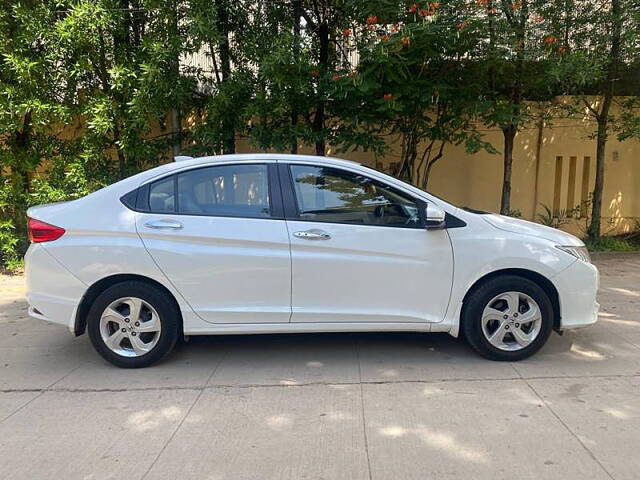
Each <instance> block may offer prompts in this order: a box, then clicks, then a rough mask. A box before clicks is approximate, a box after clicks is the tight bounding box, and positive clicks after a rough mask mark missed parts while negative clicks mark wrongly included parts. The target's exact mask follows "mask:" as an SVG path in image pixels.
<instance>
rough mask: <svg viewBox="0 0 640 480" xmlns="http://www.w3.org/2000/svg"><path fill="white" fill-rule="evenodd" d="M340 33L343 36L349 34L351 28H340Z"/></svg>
mask: <svg viewBox="0 0 640 480" xmlns="http://www.w3.org/2000/svg"><path fill="white" fill-rule="evenodd" d="M342 34H343V35H344V36H345V37H348V36H349V35H351V29H349V28H345V29H344V30H342Z"/></svg>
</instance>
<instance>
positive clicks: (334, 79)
mask: <svg viewBox="0 0 640 480" xmlns="http://www.w3.org/2000/svg"><path fill="white" fill-rule="evenodd" d="M341 78H342V75H339V74H337V73H334V74H333V77H331V80H333V81H334V82H337V81H338V80H340V79H341Z"/></svg>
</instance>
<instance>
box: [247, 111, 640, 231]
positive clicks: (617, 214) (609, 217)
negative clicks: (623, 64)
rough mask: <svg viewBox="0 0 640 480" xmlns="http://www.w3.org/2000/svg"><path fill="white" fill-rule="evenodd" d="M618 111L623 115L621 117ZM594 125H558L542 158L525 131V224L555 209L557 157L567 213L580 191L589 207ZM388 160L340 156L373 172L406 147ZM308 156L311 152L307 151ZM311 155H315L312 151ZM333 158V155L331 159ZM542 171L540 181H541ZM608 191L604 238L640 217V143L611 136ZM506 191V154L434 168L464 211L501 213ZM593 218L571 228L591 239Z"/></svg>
mask: <svg viewBox="0 0 640 480" xmlns="http://www.w3.org/2000/svg"><path fill="white" fill-rule="evenodd" d="M614 113H615V112H614ZM594 130H595V125H594V124H593V122H592V121H591V120H590V119H589V118H588V117H586V116H585V118H582V119H581V118H568V119H555V120H554V121H553V123H552V124H551V125H546V126H544V127H543V129H542V136H541V138H540V141H541V143H540V149H539V155H538V148H537V147H538V141H539V138H538V136H539V133H540V132H539V128H538V127H537V126H536V125H532V126H530V127H528V128H526V129H523V130H522V131H520V132H519V133H518V135H517V136H516V140H515V147H514V164H513V178H512V194H511V208H512V210H518V211H520V212H521V213H522V218H525V219H528V220H536V221H537V220H538V217H537V215H538V214H540V213H542V212H543V211H544V209H543V207H542V206H541V204H544V205H547V206H549V207H550V208H553V206H554V192H555V188H556V164H557V161H556V157H558V156H561V157H562V162H561V163H562V175H561V177H560V182H559V193H560V197H559V199H560V205H559V206H560V208H561V209H566V208H567V205H568V200H569V198H568V197H569V196H570V195H571V193H570V192H571V190H572V189H573V192H574V193H573V198H574V201H573V202H571V203H572V207H576V206H578V205H580V203H581V191H582V182H583V163H584V157H590V159H591V160H590V168H589V174H588V190H589V192H591V191H592V190H593V185H594V181H595V180H594V179H595V152H596V142H595V139H593V138H591V135H592V134H593V132H594ZM484 133H485V139H486V140H487V141H490V142H491V143H492V144H493V145H494V146H495V147H496V148H497V149H498V150H500V151H501V150H502V132H501V131H500V130H498V129H494V130H491V129H487V130H485V131H484ZM390 147H391V148H390V151H389V152H388V154H386V155H385V156H384V157H383V158H378V159H376V158H375V157H374V156H373V155H372V154H369V153H363V152H353V153H350V154H349V153H348V154H343V155H340V156H341V157H343V158H347V159H350V160H355V161H359V162H361V163H363V164H365V165H369V166H372V167H374V166H376V164H377V165H378V166H383V167H385V166H388V165H389V164H390V163H393V162H398V161H399V152H400V148H399V145H398V144H397V142H396V143H391V144H390ZM238 151H239V153H240V152H251V151H255V150H253V149H251V148H250V147H249V146H248V144H247V143H246V142H243V141H240V142H239V144H238ZM301 153H303V152H301ZM304 153H311V152H310V151H309V152H304ZM331 154H332V152H331V151H330V150H329V152H328V155H331ZM571 157H576V159H575V161H574V165H575V167H574V172H575V175H574V176H573V182H572V186H570V185H569V183H570V179H571V178H570V177H571V174H570V171H571V163H572V160H571ZM536 165H538V178H537V181H536ZM605 168H606V171H605V188H604V200H603V224H602V231H603V233H618V232H624V231H628V230H630V229H632V228H634V226H635V222H636V219H638V218H640V141H638V140H627V141H625V142H622V143H621V142H618V140H617V139H616V138H615V135H611V137H610V139H609V141H608V143H607V154H606V167H605ZM501 189H502V155H501V154H497V155H492V154H488V153H478V154H475V155H471V154H468V153H466V151H465V149H464V147H463V146H453V145H452V146H449V147H447V148H446V149H445V156H444V158H442V159H440V160H439V161H438V163H437V164H436V165H435V166H434V169H433V171H432V176H431V179H430V180H429V187H428V190H429V191H430V192H432V193H434V194H436V195H438V196H440V197H442V198H445V199H447V200H449V201H451V202H452V203H454V204H456V205H459V206H470V207H474V208H478V209H481V210H487V211H493V212H496V211H499V209H500V196H501ZM585 223H586V219H584V218H582V219H572V220H571V221H570V223H569V224H567V225H565V226H563V227H562V228H563V229H566V230H568V231H571V232H572V233H575V234H578V235H581V236H582V235H584V230H585Z"/></svg>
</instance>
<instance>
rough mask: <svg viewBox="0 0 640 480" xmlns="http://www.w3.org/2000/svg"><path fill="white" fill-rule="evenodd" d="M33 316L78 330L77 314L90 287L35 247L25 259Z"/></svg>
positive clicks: (30, 311) (29, 300) (40, 248)
mask: <svg viewBox="0 0 640 480" xmlns="http://www.w3.org/2000/svg"><path fill="white" fill-rule="evenodd" d="M24 259H25V278H26V285H27V293H26V297H27V302H28V303H29V310H28V313H29V316H30V317H32V318H36V319H38V320H46V321H49V322H53V323H58V324H61V325H65V326H66V327H67V328H69V330H70V331H71V332H73V331H74V328H75V312H76V308H77V306H78V305H79V304H80V300H81V299H82V296H83V295H84V292H85V291H86V289H87V286H86V285H85V284H84V283H82V282H81V281H80V280H78V279H77V278H76V277H75V276H74V275H73V274H71V272H69V271H68V270H67V269H66V268H65V267H63V266H62V265H61V264H60V263H59V262H58V261H57V260H56V259H55V258H53V256H52V255H51V254H50V253H49V252H47V250H46V248H45V247H44V246H43V245H39V244H33V245H31V246H30V247H29V250H28V251H27V254H26V255H25V258H24Z"/></svg>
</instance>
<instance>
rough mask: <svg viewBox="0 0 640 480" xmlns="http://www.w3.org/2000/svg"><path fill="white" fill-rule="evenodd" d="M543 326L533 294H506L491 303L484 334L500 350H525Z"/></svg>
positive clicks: (483, 319) (484, 323)
mask: <svg viewBox="0 0 640 480" xmlns="http://www.w3.org/2000/svg"><path fill="white" fill-rule="evenodd" d="M541 327H542V312H541V310H540V307H539V306H538V304H537V303H536V302H535V300H533V298H531V297H530V296H529V295H526V294H524V293H522V292H504V293H501V294H500V295H497V296H495V297H494V298H493V299H491V300H490V301H489V303H488V304H487V306H486V307H485V308H484V311H483V312H482V333H483V334H484V336H485V338H486V339H487V341H488V342H489V343H490V344H491V345H493V346H494V347H496V348H498V349H500V350H506V351H515V350H522V349H523V348H526V347H527V346H528V345H530V344H531V342H533V341H534V340H535V339H536V337H537V336H538V334H539V333H540V329H541Z"/></svg>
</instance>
